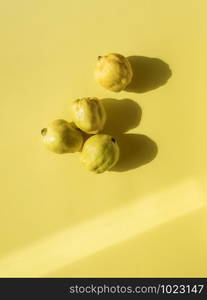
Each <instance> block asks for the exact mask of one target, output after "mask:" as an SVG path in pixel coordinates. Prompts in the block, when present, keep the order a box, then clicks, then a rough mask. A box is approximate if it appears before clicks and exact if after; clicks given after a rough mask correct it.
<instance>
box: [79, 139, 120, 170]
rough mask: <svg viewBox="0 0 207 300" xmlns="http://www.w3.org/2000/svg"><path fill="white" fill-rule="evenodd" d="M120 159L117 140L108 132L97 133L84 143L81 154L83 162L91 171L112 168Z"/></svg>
mask: <svg viewBox="0 0 207 300" xmlns="http://www.w3.org/2000/svg"><path fill="white" fill-rule="evenodd" d="M118 159H119V147H118V144H117V142H116V140H115V139H114V138H113V137H112V136H110V135H108V134H97V135H93V136H92V137H90V138H89V139H88V140H87V141H86V142H85V144H84V146H83V149H82V152H81V154H80V162H81V164H82V165H83V166H84V167H85V168H86V169H87V170H89V171H93V172H95V173H103V172H104V171H106V170H109V169H111V168H112V167H113V166H114V165H115V164H116V163H117V161H118Z"/></svg>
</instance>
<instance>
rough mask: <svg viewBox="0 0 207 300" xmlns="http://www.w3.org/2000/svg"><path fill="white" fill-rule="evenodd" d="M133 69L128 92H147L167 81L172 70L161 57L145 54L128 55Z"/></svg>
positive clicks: (127, 88)
mask: <svg viewBox="0 0 207 300" xmlns="http://www.w3.org/2000/svg"><path fill="white" fill-rule="evenodd" d="M127 58H128V60H129V62H130V64H131V66H132V71H133V77H132V81H131V83H130V84H129V85H128V86H127V87H126V89H125V90H126V91H127V92H133V93H145V92H148V91H151V90H154V89H157V88H159V87H160V86H162V85H164V84H165V83H167V81H168V79H169V78H170V77H171V76H172V71H171V70H170V67H169V65H168V64H167V63H165V62H164V61H163V60H161V59H159V58H151V57H145V56H129V57H127Z"/></svg>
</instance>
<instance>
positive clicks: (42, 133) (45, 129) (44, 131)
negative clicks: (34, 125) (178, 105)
mask: <svg viewBox="0 0 207 300" xmlns="http://www.w3.org/2000/svg"><path fill="white" fill-rule="evenodd" d="M46 133H47V128H43V129H42V130H41V135H43V136H44V135H46Z"/></svg>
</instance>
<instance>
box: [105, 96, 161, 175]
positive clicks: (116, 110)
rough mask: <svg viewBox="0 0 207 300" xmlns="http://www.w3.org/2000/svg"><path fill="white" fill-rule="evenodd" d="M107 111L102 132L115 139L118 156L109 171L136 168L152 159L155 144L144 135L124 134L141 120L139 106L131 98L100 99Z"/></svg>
mask: <svg viewBox="0 0 207 300" xmlns="http://www.w3.org/2000/svg"><path fill="white" fill-rule="evenodd" d="M101 101H102V103H103V105H104V107H105V109H106V113H107V121H106V124H105V127H104V129H103V133H107V134H110V135H112V136H113V137H115V138H116V139H117V143H118V145H119V148H120V158H119V161H118V163H117V164H116V166H114V167H113V168H112V169H111V171H116V172H124V171H129V170H131V169H135V168H138V167H140V166H142V165H144V164H147V163H149V162H150V161H152V160H153V159H154V158H155V157H156V155H157V152H158V147H157V144H156V143H155V142H154V141H153V140H151V139H150V138H149V137H147V136H146V135H142V134H135V133H133V134H126V133H125V132H126V131H128V130H130V129H133V128H135V127H137V126H138V125H139V123H140V121H141V116H142V110H141V107H140V106H139V105H138V104H137V103H136V102H135V101H133V100H131V99H122V100H116V99H102V100H101Z"/></svg>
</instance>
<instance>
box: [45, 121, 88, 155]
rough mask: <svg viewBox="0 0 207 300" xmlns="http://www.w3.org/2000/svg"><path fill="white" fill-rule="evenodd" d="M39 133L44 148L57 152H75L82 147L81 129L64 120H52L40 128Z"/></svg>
mask: <svg viewBox="0 0 207 300" xmlns="http://www.w3.org/2000/svg"><path fill="white" fill-rule="evenodd" d="M41 135H42V139H43V143H44V145H45V146H46V148H47V149H48V150H50V151H52V152H55V153H58V154H62V153H72V152H77V151H80V150H81V148H82V144H83V136H82V133H81V131H80V130H79V129H78V128H76V127H75V125H74V124H73V123H68V122H67V121H65V120H61V119H59V120H55V121H53V122H52V123H51V124H50V125H49V126H48V127H47V128H43V129H42V130H41Z"/></svg>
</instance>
